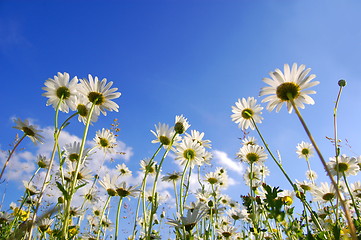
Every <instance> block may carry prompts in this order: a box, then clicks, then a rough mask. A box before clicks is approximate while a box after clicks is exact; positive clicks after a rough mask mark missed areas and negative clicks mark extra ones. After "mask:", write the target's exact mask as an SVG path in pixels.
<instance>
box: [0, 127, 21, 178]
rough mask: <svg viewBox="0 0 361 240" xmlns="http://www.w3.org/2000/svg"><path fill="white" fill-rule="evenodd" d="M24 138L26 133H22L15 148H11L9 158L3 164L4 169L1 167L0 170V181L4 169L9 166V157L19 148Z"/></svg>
mask: <svg viewBox="0 0 361 240" xmlns="http://www.w3.org/2000/svg"><path fill="white" fill-rule="evenodd" d="M25 137H26V133H24V135H23V136H22V137H21V138H20V139H19V141H18V142H17V143H16V144H15V146H14V148H13V150H11V152H10V154H9V157H8V159H6V162H5V164H4V167H3V169H2V170H1V173H0V180H1V178H2V177H3V174H4V171H5V168H6V166H7V165H8V164H9V161H10V158H11V156H12V155H13V154H14V152H15V149H16V148H17V147H18V146H19V144H20V143H21V142H22V141H23V140H24V138H25Z"/></svg>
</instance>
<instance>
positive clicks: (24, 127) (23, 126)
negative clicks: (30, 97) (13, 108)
mask: <svg viewBox="0 0 361 240" xmlns="http://www.w3.org/2000/svg"><path fill="white" fill-rule="evenodd" d="M14 122H15V123H16V126H14V127H13V128H16V129H19V130H21V131H23V132H24V134H25V135H26V136H28V137H29V138H30V139H31V141H33V143H37V142H40V143H43V141H44V137H43V136H41V135H40V134H39V132H42V130H39V129H36V127H35V126H33V125H30V123H29V121H28V120H27V119H26V120H24V121H21V119H20V118H16V119H15V120H14Z"/></svg>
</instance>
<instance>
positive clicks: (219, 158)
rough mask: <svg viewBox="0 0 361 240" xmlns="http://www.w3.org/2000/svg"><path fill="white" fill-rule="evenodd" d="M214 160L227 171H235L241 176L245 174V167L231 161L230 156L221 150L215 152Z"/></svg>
mask: <svg viewBox="0 0 361 240" xmlns="http://www.w3.org/2000/svg"><path fill="white" fill-rule="evenodd" d="M212 153H213V160H215V161H216V162H217V163H218V164H220V165H222V166H224V167H225V168H226V169H227V170H228V169H229V170H232V171H235V172H237V173H239V174H242V173H243V166H242V165H241V164H240V163H238V162H236V161H234V160H232V159H230V158H229V157H228V154H227V153H225V152H222V151H219V150H213V152H212Z"/></svg>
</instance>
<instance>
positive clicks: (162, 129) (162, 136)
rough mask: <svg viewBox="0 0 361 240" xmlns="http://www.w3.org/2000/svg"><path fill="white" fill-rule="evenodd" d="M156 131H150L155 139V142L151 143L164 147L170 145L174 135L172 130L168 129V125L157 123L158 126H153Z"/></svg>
mask: <svg viewBox="0 0 361 240" xmlns="http://www.w3.org/2000/svg"><path fill="white" fill-rule="evenodd" d="M155 129H156V131H155V132H154V131H153V130H150V131H151V133H153V134H154V136H155V137H156V139H155V140H152V143H158V142H159V143H161V144H163V145H164V146H168V145H170V144H171V143H172V138H173V136H174V134H175V132H174V129H173V128H170V127H169V125H168V124H165V123H158V126H157V125H155Z"/></svg>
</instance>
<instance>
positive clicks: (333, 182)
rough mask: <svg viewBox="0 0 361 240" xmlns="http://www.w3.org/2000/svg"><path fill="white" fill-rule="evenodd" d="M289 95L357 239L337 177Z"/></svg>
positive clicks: (290, 97)
mask: <svg viewBox="0 0 361 240" xmlns="http://www.w3.org/2000/svg"><path fill="white" fill-rule="evenodd" d="M287 96H288V99H289V100H290V102H291V104H292V107H293V109H294V110H295V112H296V115H297V117H298V119H299V120H300V122H301V124H302V126H303V128H304V130H305V132H306V134H307V136H308V137H309V139H310V141H311V143H312V145H313V147H314V148H315V150H316V152H317V155H318V157H319V158H320V160H321V163H322V165H323V167H324V169H325V171H326V173H327V175H328V177H329V178H330V180H331V183H332V185H333V186H334V188H335V190H336V194H337V198H338V199H339V200H340V203H341V206H342V209H343V211H344V213H345V217H346V219H347V223H348V225H349V227H350V231H351V236H352V239H354V240H356V239H357V235H356V229H355V225H354V224H353V222H352V219H351V216H350V211H349V210H348V207H347V206H346V204H345V201H344V200H343V199H342V196H341V193H340V190H339V188H338V186H337V183H336V182H335V179H334V178H333V177H332V174H331V172H330V170H329V169H328V167H327V165H326V161H325V159H324V158H323V155H322V153H321V151H320V149H319V148H318V146H317V144H316V141H315V140H314V138H313V136H312V134H311V132H310V130H309V129H308V127H307V125H306V123H305V121H304V120H303V117H302V115H301V113H300V111H299V110H298V108H297V106H296V104H295V102H294V101H293V98H292V95H291V94H288V95H287Z"/></svg>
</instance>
